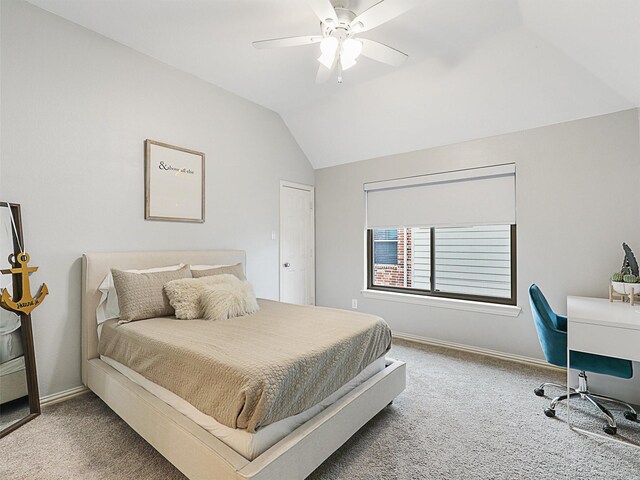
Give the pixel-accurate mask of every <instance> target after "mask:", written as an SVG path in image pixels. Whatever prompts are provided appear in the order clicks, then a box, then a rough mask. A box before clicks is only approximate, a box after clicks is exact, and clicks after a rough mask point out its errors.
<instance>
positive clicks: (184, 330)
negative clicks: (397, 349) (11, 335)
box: [99, 299, 391, 433]
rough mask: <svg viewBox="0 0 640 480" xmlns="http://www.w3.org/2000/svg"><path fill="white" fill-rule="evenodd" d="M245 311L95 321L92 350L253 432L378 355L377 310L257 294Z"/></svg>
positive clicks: (383, 329) (328, 390)
mask: <svg viewBox="0 0 640 480" xmlns="http://www.w3.org/2000/svg"><path fill="white" fill-rule="evenodd" d="M259 304H260V310H259V311H258V312H256V313H254V314H251V315H245V316H242V317H238V318H231V319H227V320H218V321H215V322H212V321H207V320H176V319H175V318H169V317H162V318H151V319H147V320H141V321H136V322H130V323H126V324H121V325H119V324H118V323H117V321H115V320H109V321H107V322H105V324H104V325H105V326H104V328H103V330H102V335H101V337H100V343H99V353H100V355H104V356H106V357H109V358H112V359H114V360H116V361H118V362H119V363H122V364H123V365H126V366H127V367H129V368H131V369H132V370H134V371H136V372H138V373H139V374H141V375H142V376H143V377H145V378H146V379H148V380H151V381H152V382H154V383H156V384H158V385H160V386H162V387H164V388H166V389H167V390H170V391H171V392H173V393H175V394H176V395H178V396H179V397H181V398H184V399H185V400H187V401H188V402H189V403H190V404H191V405H193V406H194V407H196V408H197V409H198V410H200V411H201V412H203V413H205V414H207V415H209V416H212V417H214V418H215V419H216V421H218V422H219V423H221V424H223V425H226V426H227V427H230V428H233V429H235V428H238V429H246V430H248V431H249V432H251V433H253V432H255V431H257V429H259V428H260V427H264V426H267V425H269V424H271V423H275V422H277V421H279V420H281V419H284V418H287V417H291V416H293V415H297V414H299V413H301V412H303V411H305V410H307V409H309V408H311V407H312V406H314V405H316V404H318V403H319V402H320V401H322V400H323V399H324V398H327V397H328V396H330V395H331V394H333V393H334V392H336V391H337V390H338V389H339V388H340V387H341V386H342V385H344V384H345V383H347V382H348V381H349V380H351V379H353V378H355V377H356V376H357V375H358V374H359V373H360V372H361V371H362V370H364V368H365V367H366V366H367V365H369V364H370V363H371V362H373V361H374V360H376V359H377V358H379V357H381V356H382V355H384V354H385V353H386V352H387V351H388V350H389V348H390V346H391V331H390V329H389V327H388V325H387V324H386V323H385V322H384V320H382V319H381V318H379V317H376V316H374V315H368V314H363V313H359V312H349V311H345V310H336V309H329V308H322V307H310V306H306V305H291V304H284V303H280V302H274V301H270V300H263V299H261V300H259Z"/></svg>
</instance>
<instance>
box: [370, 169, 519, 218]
mask: <svg viewBox="0 0 640 480" xmlns="http://www.w3.org/2000/svg"><path fill="white" fill-rule="evenodd" d="M515 172H516V170H515V164H513V163H510V164H505V165H496V166H491V167H481V168H472V169H468V170H457V171H452V172H445V173H436V174H433V175H422V176H418V177H408V178H399V179H396V180H387V181H382V182H371V183H365V184H364V190H365V192H366V197H367V200H366V201H367V228H388V227H409V226H410V227H439V226H448V227H463V226H479V225H511V224H515V223H516V186H515Z"/></svg>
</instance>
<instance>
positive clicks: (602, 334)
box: [567, 297, 640, 438]
mask: <svg viewBox="0 0 640 480" xmlns="http://www.w3.org/2000/svg"><path fill="white" fill-rule="evenodd" d="M567 318H568V320H567V358H569V352H570V351H572V350H573V351H579V352H587V353H596V354H599V355H606V356H609V357H615V358H624V359H627V360H633V361H636V362H640V305H631V304H629V303H623V302H621V301H614V302H613V303H612V302H610V301H609V299H605V298H590V297H567ZM569 373H570V369H569V368H567V386H569V381H570V380H569ZM567 391H568V389H567ZM569 412H570V409H569V399H567V423H569V427H570V428H572V429H574V430H579V431H581V432H585V433H589V434H591V435H597V436H599V437H605V435H600V434H596V433H593V432H589V431H585V430H582V429H580V428H577V427H573V426H572V425H571V419H570V414H569ZM605 438H613V437H610V436H606V437H605Z"/></svg>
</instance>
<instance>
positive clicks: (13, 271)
mask: <svg viewBox="0 0 640 480" xmlns="http://www.w3.org/2000/svg"><path fill="white" fill-rule="evenodd" d="M29 260H31V257H30V256H29V254H28V253H26V252H20V253H19V254H18V255H17V256H16V255H13V254H12V255H9V263H10V264H11V266H12V267H13V268H10V269H6V270H0V272H2V273H3V274H4V275H19V276H20V285H21V287H22V288H21V290H22V295H21V297H20V298H19V299H12V298H11V295H10V294H9V291H8V290H7V289H6V288H5V289H4V290H3V291H2V297H0V307H2V308H4V309H5V310H9V311H11V312H18V313H20V312H22V313H25V314H27V315H29V314H30V313H31V311H32V310H33V309H34V308H36V307H37V306H39V305H40V304H41V303H42V301H43V300H44V297H45V296H47V295H48V294H49V289H48V288H47V285H46V284H45V283H43V284H42V285H41V286H40V288H39V289H38V293H37V294H36V297H35V298H34V297H32V296H31V285H30V284H29V274H30V273H33V272H36V271H37V270H38V267H30V266H29Z"/></svg>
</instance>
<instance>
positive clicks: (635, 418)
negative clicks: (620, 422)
mask: <svg viewBox="0 0 640 480" xmlns="http://www.w3.org/2000/svg"><path fill="white" fill-rule="evenodd" d="M624 418H626V419H627V420H629V421H631V422H637V421H638V414H637V413H635V412H632V411H630V410H627V411H626V412H624Z"/></svg>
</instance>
